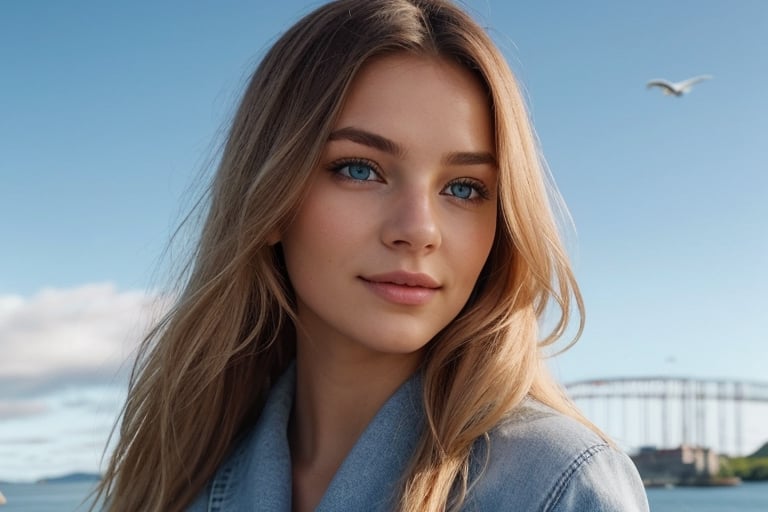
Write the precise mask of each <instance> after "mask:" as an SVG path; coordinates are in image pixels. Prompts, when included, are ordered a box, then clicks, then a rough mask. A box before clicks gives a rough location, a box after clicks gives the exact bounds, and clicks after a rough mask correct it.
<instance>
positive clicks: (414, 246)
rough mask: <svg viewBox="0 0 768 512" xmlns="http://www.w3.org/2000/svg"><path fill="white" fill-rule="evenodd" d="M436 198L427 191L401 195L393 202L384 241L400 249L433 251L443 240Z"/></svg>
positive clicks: (383, 236)
mask: <svg viewBox="0 0 768 512" xmlns="http://www.w3.org/2000/svg"><path fill="white" fill-rule="evenodd" d="M437 207H438V205H437V204H435V201H434V198H432V197H430V194H429V193H427V192H425V191H412V192H410V193H403V194H400V195H399V197H398V198H397V199H396V200H395V201H392V202H391V203H390V204H389V207H388V212H387V214H386V219H385V221H384V223H383V227H382V232H381V236H382V242H384V244H385V245H387V246H389V247H392V248H396V249H399V250H409V251H413V252H419V251H425V252H429V251H432V250H434V249H436V248H438V247H439V246H440V243H441V241H442V236H441V231H440V223H439V218H438V212H437Z"/></svg>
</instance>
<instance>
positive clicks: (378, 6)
mask: <svg viewBox="0 0 768 512" xmlns="http://www.w3.org/2000/svg"><path fill="white" fill-rule="evenodd" d="M547 197H548V187H547V186H546V180H545V176H544V173H543V172H542V168H541V165H540V162H539V160H538V153H537V148H536V146H535V144H534V139H533V136H532V134H531V128H530V126H529V124H528V120H527V115H526V111H525V108H524V105H523V102H522V100H521V98H520V94H519V92H518V90H517V86H516V85H515V81H514V78H513V76H512V74H511V72H510V70H509V68H508V66H507V64H506V63H505V61H504V59H503V57H502V56H501V54H500V53H499V51H498V50H497V49H496V48H495V46H494V45H493V43H492V42H491V40H490V39H489V38H488V36H487V35H486V34H485V33H484V31H483V30H482V29H481V28H480V27H479V26H478V25H477V24H476V23H475V22H474V21H472V20H471V19H470V18H469V17H468V16H467V15H466V14H465V13H463V12H462V11H461V10H459V9H458V8H457V7H456V6H454V5H453V4H451V3H449V2H448V1H445V0H339V1H336V2H332V3H329V4H327V5H325V6H322V7H320V8H318V9H317V10H316V11H315V12H313V13H311V14H309V15H308V16H306V17H305V18H304V19H302V20H301V21H299V22H298V23H297V24H296V25H295V26H293V27H292V28H291V29H290V30H289V31H288V32H286V33H285V34H284V35H283V36H282V38H281V39H280V40H279V41H277V43H276V44H275V45H274V47H273V48H272V49H271V50H270V51H269V52H268V54H267V55H266V56H265V57H264V59H263V61H262V62H261V64H260V66H259V68H258V69H257V70H256V72H255V74H254V75H253V78H252V80H251V82H250V85H249V87H248V89H247V91H246V92H245V95H244V98H243V100H242V104H241V105H240V108H239V110H238V112H237V114H236V116H235V119H234V122H233V125H232V128H231V131H230V133H229V137H228V140H227V144H226V147H225V149H224V152H223V155H222V158H221V163H220V166H219V169H218V172H217V174H216V176H215V178H214V182H213V185H212V187H211V192H210V201H209V203H208V212H207V218H206V220H205V223H204V225H203V227H202V233H201V236H200V240H199V244H198V246H197V251H196V253H195V254H194V258H193V261H192V264H191V266H190V270H189V273H188V278H187V280H186V283H185V286H184V288H183V290H181V292H180V294H179V298H178V301H177V302H176V304H175V306H174V307H173V308H172V310H171V311H170V313H168V315H167V316H166V317H165V319H164V320H163V321H162V322H161V323H160V324H159V325H158V326H156V327H155V329H154V330H153V331H152V332H151V334H150V335H149V336H148V338H147V340H145V343H144V345H143V352H142V355H141V357H140V359H139V361H138V362H137V366H136V369H135V373H134V377H133V379H132V382H131V387H130V393H129V396H128V400H127V403H126V405H125V410H124V416H123V420H122V426H121V429H120V439H119V440H118V444H117V448H116V450H115V452H114V455H113V457H112V460H111V463H110V465H109V468H108V470H107V473H106V476H105V479H104V481H103V483H102V492H103V493H104V494H105V495H106V497H107V502H108V507H107V508H108V509H109V510H113V511H124V510H125V511H139V510H141V511H145V510H153V511H154V510H157V511H173V510H192V511H230V510H267V511H271V510H275V511H281V510H285V511H289V510H294V511H308V510H324V511H343V510H349V511H390V510H400V511H410V512H417V511H418V512H423V511H442V510H477V511H495V510H521V511H523V510H536V511H539V510H552V511H565V510H572V511H584V510H590V511H595V510H602V511H619V510H621V511H625V510H646V509H647V503H646V501H645V495H644V492H643V489H642V486H641V484H640V481H639V478H638V476H637V473H636V471H635V469H634V467H633V466H632V463H631V462H630V461H629V459H628V458H627V457H626V456H625V455H623V454H621V453H619V452H618V451H616V450H615V448H614V447H613V446H612V445H611V443H610V442H608V441H607V440H606V439H605V438H604V436H603V435H602V434H601V433H600V432H599V431H597V429H595V428H594V427H593V426H592V425H590V424H589V422H588V421H587V420H586V419H585V418H584V417H583V416H581V415H580V414H579V413H578V411H577V410H576V409H575V408H574V407H573V405H572V404H571V403H570V402H569V401H568V400H567V398H566V397H565V395H564V394H563V392H562V390H561V388H560V387H559V386H558V385H557V384H556V383H555V382H554V381H553V380H552V379H551V378H550V376H549V375H548V374H547V372H546V371H545V368H544V365H543V362H542V360H543V355H542V349H543V348H544V347H546V346H549V345H550V344H552V343H553V342H554V341H556V340H557V339H558V338H560V337H561V335H562V334H563V332H564V330H565V328H566V324H567V321H568V319H569V318H570V317H571V316H572V310H573V308H574V307H575V308H576V309H577V310H578V313H579V314H581V312H582V306H581V299H580V296H579V293H578V289H577V287H576V283H575V282H574V279H573V275H572V272H571V270H570V267H569V264H568V262H567V259H566V256H565V254H564V251H563V249H562V247H561V245H560V242H559V241H558V234H557V230H556V227H555V223H554V220H553V218H552V214H551V212H550V207H549V205H548V200H547ZM548 305H554V306H556V307H557V308H559V312H560V315H559V319H558V321H557V322H556V323H555V328H554V330H553V331H552V332H551V333H545V334H540V333H539V329H538V326H539V321H540V320H541V317H542V315H543V312H544V310H545V309H546V308H547V307H548Z"/></svg>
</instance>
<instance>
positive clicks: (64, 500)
mask: <svg viewBox="0 0 768 512" xmlns="http://www.w3.org/2000/svg"><path fill="white" fill-rule="evenodd" d="M93 487H94V483H93V482H77V483H57V484H3V485H1V486H0V491H2V493H3V494H4V495H5V497H6V498H7V499H8V503H7V504H6V505H5V506H2V507H0V512H80V511H87V510H88V507H89V506H90V503H91V502H90V501H87V504H86V505H82V503H83V500H85V499H86V498H87V497H88V495H89V493H90V492H91V491H92V490H93ZM648 502H649V503H650V505H651V511H652V512H734V511H738V512H766V511H768V482H757V483H751V482H745V483H743V484H741V485H739V486H736V487H708V488H702V487H673V488H669V489H648Z"/></svg>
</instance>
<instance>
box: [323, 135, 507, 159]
mask: <svg viewBox="0 0 768 512" xmlns="http://www.w3.org/2000/svg"><path fill="white" fill-rule="evenodd" d="M328 140H329V141H332V140H348V141H351V142H355V143H357V144H362V145H363V146H368V147H371V148H374V149H378V150H379V151H382V152H384V153H389V154H390V155H393V156H396V157H398V158H402V157H403V155H405V149H403V147H402V146H400V145H399V144H398V143H397V142H395V141H392V140H390V139H388V138H386V137H382V136H381V135H377V134H375V133H372V132H369V131H366V130H362V129H360V128H355V127H352V126H347V127H344V128H339V129H338V130H334V131H333V132H331V134H330V135H329V136H328ZM443 163H444V164H446V165H491V166H493V167H497V166H498V163H497V162H496V157H495V156H494V155H493V153H490V152H488V151H455V152H452V153H448V154H447V155H446V156H445V157H443Z"/></svg>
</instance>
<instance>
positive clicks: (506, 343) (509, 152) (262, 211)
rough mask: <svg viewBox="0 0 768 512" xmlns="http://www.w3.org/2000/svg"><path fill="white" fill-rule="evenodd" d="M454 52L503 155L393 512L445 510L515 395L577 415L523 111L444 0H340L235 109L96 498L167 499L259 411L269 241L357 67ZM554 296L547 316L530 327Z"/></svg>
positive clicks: (279, 339)
mask: <svg viewBox="0 0 768 512" xmlns="http://www.w3.org/2000/svg"><path fill="white" fill-rule="evenodd" d="M393 52H411V53H416V54H421V55H431V56H439V57H441V58H447V59H452V60H453V61H455V62H458V63H459V64H461V65H462V66H464V67H465V68H467V69H469V70H471V71H472V72H473V73H474V74H476V75H477V76H478V77H479V79H480V80H481V81H482V83H483V84H484V86H485V88H486V89H487V92H488V95H489V101H490V103H491V108H492V111H493V117H494V120H495V137H496V153H497V159H498V164H499V176H500V178H499V191H498V197H499V203H498V204H499V211H498V222H497V232H496V237H495V241H494V244H493V247H492V249H491V253H490V256H489V258H488V261H487V262H486V264H485V266H484V268H483V271H482V272H481V276H480V278H479V280H478V283H477V285H476V288H475V290H474V291H473V294H472V296H471V297H470V300H469V301H468V303H467V305H466V306H465V308H464V309H463V310H462V312H461V313H460V314H459V315H458V316H457V318H456V319H455V320H454V321H453V322H451V324H449V325H448V326H447V327H445V328H444V329H443V330H442V331H441V332H440V333H439V334H438V335H437V336H436V337H435V338H434V339H433V340H431V342H430V344H429V347H428V350H427V354H426V357H425V361H424V364H423V373H424V410H425V413H426V418H427V426H428V428H426V429H425V432H424V434H423V436H422V438H421V441H420V444H419V447H418V450H417V452H416V453H415V454H414V456H413V459H412V463H411V466H410V468H409V470H408V472H407V474H406V475H404V476H403V485H402V493H401V499H400V503H399V508H400V510H402V511H408V512H416V511H418V512H424V511H438V510H445V509H446V508H448V509H455V508H458V507H459V506H460V505H461V503H462V502H463V500H464V498H465V495H466V492H467V489H468V487H469V485H471V482H469V481H468V467H469V456H470V450H471V448H472V445H473V443H475V442H476V441H477V440H478V439H482V438H486V439H487V434H488V432H489V431H490V430H491V429H493V427H494V426H495V425H497V424H498V423H499V422H500V421H502V420H503V419H504V417H505V416H506V415H507V414H509V412H510V411H511V410H512V409H513V408H514V407H515V406H517V405H518V404H519V403H520V402H521V400H522V399H523V398H524V397H526V396H532V397H534V398H536V399H538V400H540V401H542V402H544V403H546V404H548V405H550V406H552V407H554V408H555V409H557V410H559V411H562V412H564V413H566V414H568V415H571V416H573V417H575V418H577V419H578V420H579V421H582V422H583V423H585V424H587V425H589V423H588V422H587V421H586V420H585V419H584V418H583V417H582V416H581V415H580V414H579V413H578V411H577V410H576V409H575V408H574V407H573V406H572V405H571V403H570V402H569V401H568V400H567V398H566V397H565V395H564V394H563V392H562V391H561V388H560V387H559V386H558V385H557V384H556V383H555V382H554V380H553V379H551V377H550V376H549V375H548V373H547V372H546V370H545V368H544V365H543V363H542V359H543V357H544V356H543V354H542V348H543V347H545V346H548V345H550V344H552V343H554V342H555V341H556V340H557V339H559V338H560V337H561V336H562V335H563V334H564V332H565V329H566V326H567V325H568V323H569V320H570V317H571V316H572V314H573V309H576V312H577V313H578V317H579V324H578V329H577V330H578V333H580V331H581V325H582V320H581V319H583V306H582V301H581V297H580V295H579V291H578V288H577V285H576V283H575V280H574V276H573V274H572V271H571V269H570V266H569V263H568V259H567V257H566V254H565V252H564V250H563V247H562V244H561V242H560V240H559V235H558V230H557V226H556V223H555V220H554V216H553V214H552V211H551V207H550V195H549V194H551V193H553V192H554V189H553V188H551V187H549V186H548V182H547V179H546V176H547V175H546V173H545V172H544V169H543V165H542V163H541V161H540V159H539V154H538V148H537V145H536V143H535V139H534V136H533V134H532V130H531V127H530V123H529V121H528V116H527V112H526V109H525V104H524V101H523V99H522V98H521V95H520V92H519V90H518V87H517V85H516V83H515V79H514V77H513V75H512V73H511V71H510V69H509V67H508V65H507V63H506V62H505V60H504V58H503V56H502V55H501V53H500V52H499V51H498V49H497V48H496V46H495V45H494V44H493V42H492V41H491V39H490V38H489V36H488V35H487V34H486V33H485V31H484V30H483V29H482V28H481V27H480V26H479V25H478V24H477V23H476V22H474V21H473V20H472V19H471V18H470V17H469V16H468V15H467V14H465V13H464V12H463V11H462V10H460V9H459V8H457V7H456V6H455V5H453V4H452V3H450V2H449V1H446V0H339V1H336V2H331V3H329V4H326V5H324V6H322V7H320V8H318V9H317V10H315V11H314V12H312V13H311V14H309V15H307V16H306V17H304V18H303V19H302V20H300V21H299V22H298V23H296V24H295V25H294V26H293V27H291V28H290V29H289V30H288V31H287V32H286V33H285V34H284V35H283V36H282V37H281V38H280V39H279V40H278V41H277V42H276V43H275V44H274V46H273V47H272V48H271V49H270V51H269V52H268V53H267V54H266V56H265V57H264V58H263V60H262V61H261V63H260V65H259V67H258V69H257V70H256V71H255V73H254V75H253V77H252V79H251V81H250V84H249V86H248V88H247V90H246V92H245V94H244V97H243V99H242V102H241V104H240V107H239V109H238V111H237V113H236V114H235V117H234V120H233V123H232V127H231V130H230V132H229V135H228V138H227V141H226V144H225V146H224V151H223V154H222V157H221V161H220V164H219V168H218V171H217V173H216V176H215V178H214V181H213V184H212V187H211V190H210V198H209V202H208V211H207V216H206V218H205V221H204V224H203V227H202V232H201V235H200V240H199V243H198V244H197V248H196V251H195V253H194V255H193V257H192V260H191V264H190V266H189V270H188V277H187V279H186V282H185V285H184V286H183V289H182V291H181V292H180V293H179V297H178V300H177V301H176V303H175V305H174V306H173V308H172V309H171V311H170V312H169V313H168V314H167V315H166V316H165V317H164V318H163V320H162V321H161V322H160V323H159V324H158V325H156V326H155V327H154V329H153V330H152V331H151V332H150V333H149V335H148V336H147V337H146V339H145V340H144V342H143V344H142V348H141V351H140V354H139V357H138V358H137V361H136V363H135V367H134V372H133V374H132V377H131V382H130V390H129V394H128V399H127V401H126V404H125V406H124V410H123V415H122V423H121V425H120V429H119V434H120V436H119V439H118V442H117V446H116V448H115V450H114V453H113V455H112V458H111V460H110V463H109V465H108V468H107V471H106V474H105V477H104V480H103V481H102V484H101V487H100V490H99V492H100V493H101V494H102V495H105V496H106V498H107V501H108V509H109V510H112V511H127V510H131V511H133V510H162V511H169V510H180V509H183V508H184V507H186V506H187V505H189V504H190V503H191V501H192V500H194V498H195V497H196V496H197V495H198V493H199V492H200V491H201V490H202V489H203V488H204V486H205V485H206V483H207V482H208V481H209V480H210V478H211V477H212V476H213V474H214V473H215V471H216V469H217V467H218V466H219V465H220V464H221V463H222V462H223V460H224V459H225V457H226V456H227V455H228V452H229V451H230V450H231V448H232V447H233V444H234V443H235V442H236V440H237V439H238V437H239V436H240V435H241V434H243V433H244V432H245V431H247V430H248V429H249V427H250V426H252V425H253V423H254V422H255V421H256V420H257V419H258V417H259V414H260V411H261V409H262V406H263V404H264V401H265V399H266V396H267V394H268V393H269V391H270V388H271V386H272V384H273V382H274V381H275V379H276V378H277V376H279V375H280V374H281V373H282V372H283V371H284V370H285V368H286V366H287V365H288V364H289V362H290V361H291V360H292V358H293V357H294V353H295V340H294V331H293V318H295V316H294V312H293V302H294V300H293V296H292V291H291V287H290V283H289V282H288V278H287V275H286V273H285V270H284V268H283V265H282V259H281V254H280V249H279V244H278V245H276V246H275V245H271V244H270V243H269V241H270V239H272V238H273V234H274V233H276V232H279V231H280V230H281V229H282V228H284V227H285V226H287V225H288V224H289V223H290V222H291V212H292V211H294V210H295V207H296V205H297V204H298V203H299V202H300V200H301V197H302V194H303V193H304V191H305V190H306V188H307V187H306V186H307V178H308V177H309V175H310V170H311V169H313V168H314V167H315V166H316V165H317V162H318V159H319V156H320V154H321V151H322V149H323V147H324V145H325V143H326V140H327V138H328V135H329V133H330V131H331V129H332V127H333V125H334V121H335V119H336V118H337V116H338V114H339V112H340V110H341V108H342V106H343V104H344V99H345V97H346V93H347V90H348V89H349V86H350V83H351V82H352V81H353V80H354V78H355V75H356V73H357V71H358V70H359V69H360V68H361V66H363V65H364V64H365V63H366V62H367V61H368V60H369V59H371V58H372V57H374V56H378V55H382V54H387V53H393ZM550 304H554V305H555V306H556V309H557V310H558V313H559V315H558V317H557V319H556V321H555V322H554V328H553V329H552V331H551V332H549V333H547V334H545V335H543V336H542V335H540V334H539V332H538V330H539V327H538V326H539V321H540V320H541V318H542V316H543V314H544V311H545V308H547V307H548V305H550Z"/></svg>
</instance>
